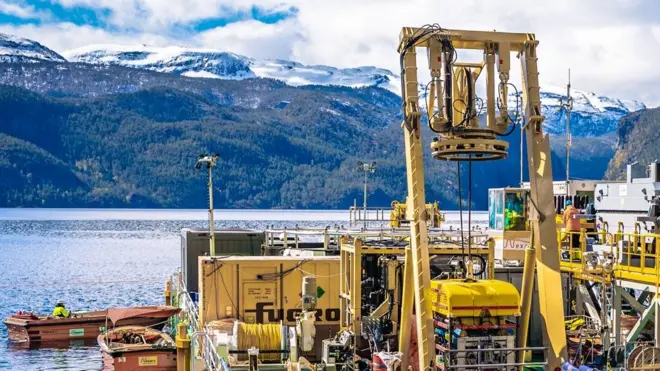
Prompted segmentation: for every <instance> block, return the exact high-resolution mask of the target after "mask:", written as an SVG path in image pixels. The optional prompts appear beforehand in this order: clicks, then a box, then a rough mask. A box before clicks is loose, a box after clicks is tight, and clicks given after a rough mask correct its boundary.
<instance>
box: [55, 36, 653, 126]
mask: <svg viewBox="0 0 660 371" xmlns="http://www.w3.org/2000/svg"><path fill="white" fill-rule="evenodd" d="M62 54H63V55H64V56H65V57H66V58H67V59H68V60H69V61H71V62H84V63H93V64H116V65H122V66H127V67H134V68H143V69H149V70H153V71H158V72H167V73H176V74H180V75H184V76H189V77H204V78H221V79H245V78H254V77H266V78H273V79H277V80H281V81H283V82H285V83H287V84H289V85H293V86H298V85H310V84H315V85H341V86H350V87H361V86H378V87H381V88H384V89H388V90H390V91H392V92H393V93H396V94H400V80H399V76H398V75H397V74H395V73H393V72H391V71H389V70H386V69H382V68H377V67H372V66H364V67H357V68H335V67H329V66H319V65H316V66H307V65H304V64H301V63H298V62H292V61H285V60H277V59H273V60H270V59H265V60H259V59H254V58H250V57H245V56H242V55H238V54H233V53H227V52H221V51H217V50H204V49H187V48H182V47H150V46H144V45H139V46H123V45H90V46H86V47H83V48H80V49H75V50H70V51H66V52H64V53H62ZM510 93H511V94H510V99H509V109H511V110H513V109H515V107H516V100H515V96H514V92H510ZM572 96H573V111H572V116H571V118H572V125H571V127H572V130H571V131H572V132H573V135H577V136H598V135H601V134H603V133H608V132H612V131H614V130H615V129H616V124H617V122H618V121H619V119H620V118H621V117H623V116H625V115H626V114H628V113H630V112H634V111H638V110H641V109H644V108H646V106H645V105H644V104H643V103H640V102H636V101H622V100H619V99H616V98H609V97H603V96H597V95H596V94H594V93H587V92H582V91H578V90H573V91H572ZM562 99H563V100H564V101H565V99H566V94H565V89H562V88H557V87H553V86H544V87H542V89H541V100H542V104H543V108H544V114H545V115H546V117H547V120H546V130H547V131H548V132H549V133H551V134H557V135H561V134H564V132H565V114H564V111H562V110H561V109H560V108H561V100H562Z"/></svg>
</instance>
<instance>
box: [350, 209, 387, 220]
mask: <svg viewBox="0 0 660 371" xmlns="http://www.w3.org/2000/svg"><path fill="white" fill-rule="evenodd" d="M391 211H392V209H391V208H385V207H367V209H366V210H365V209H364V207H360V206H351V207H350V208H349V209H348V213H349V221H350V223H351V224H356V223H360V222H389V221H390V212H391Z"/></svg>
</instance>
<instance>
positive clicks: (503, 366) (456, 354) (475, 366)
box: [440, 347, 548, 370]
mask: <svg viewBox="0 0 660 371" xmlns="http://www.w3.org/2000/svg"><path fill="white" fill-rule="evenodd" d="M540 351H542V352H543V360H542V361H524V360H523V361H520V360H519V361H518V362H513V363H510V362H504V363H494V362H490V363H487V361H486V360H485V359H486V358H487V356H484V355H483V354H484V353H486V352H488V354H490V355H491V356H492V355H495V357H496V358H499V359H506V358H508V356H509V355H510V354H512V353H515V354H520V353H526V352H540ZM547 352H548V349H547V348H546V347H524V348H475V349H451V350H445V351H440V353H441V354H444V355H445V357H444V358H445V359H447V360H448V363H449V364H445V365H442V366H441V368H443V369H445V370H484V369H486V370H510V369H511V367H512V366H523V367H546V366H547V365H548V356H547ZM461 354H462V355H463V356H462V357H461V356H460V355H461ZM475 354H476V358H472V357H473V356H474V355H475ZM457 361H463V362H457ZM452 363H455V364H452Z"/></svg>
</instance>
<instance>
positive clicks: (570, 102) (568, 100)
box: [564, 68, 573, 183]
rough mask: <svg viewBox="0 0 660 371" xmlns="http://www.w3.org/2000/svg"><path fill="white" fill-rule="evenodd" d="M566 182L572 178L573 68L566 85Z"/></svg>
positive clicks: (569, 72) (569, 70) (569, 71)
mask: <svg viewBox="0 0 660 371" xmlns="http://www.w3.org/2000/svg"><path fill="white" fill-rule="evenodd" d="M564 106H565V107H566V183H568V180H569V179H570V175H571V170H570V169H571V168H570V164H571V146H572V139H573V138H572V135H571V110H572V109H573V98H572V97H571V69H570V68H569V69H568V84H567V85H566V104H565V105H564Z"/></svg>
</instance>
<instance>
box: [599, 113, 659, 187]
mask: <svg viewBox="0 0 660 371" xmlns="http://www.w3.org/2000/svg"><path fill="white" fill-rule="evenodd" d="M617 138H618V141H617V147H616V153H615V154H614V157H613V158H612V161H610V163H609V166H608V168H607V173H606V177H607V178H608V179H625V176H626V165H628V164H631V163H633V162H635V161H637V162H639V163H640V164H642V165H648V164H650V163H651V162H653V161H660V144H659V143H660V108H653V109H648V110H644V111H640V112H635V113H632V114H630V115H628V116H626V117H624V118H623V119H622V120H621V121H620V122H619V125H618V127H617Z"/></svg>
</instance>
